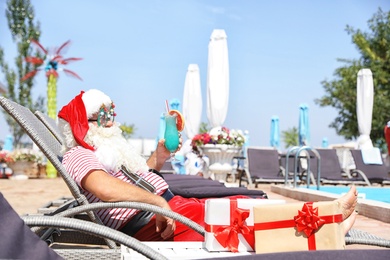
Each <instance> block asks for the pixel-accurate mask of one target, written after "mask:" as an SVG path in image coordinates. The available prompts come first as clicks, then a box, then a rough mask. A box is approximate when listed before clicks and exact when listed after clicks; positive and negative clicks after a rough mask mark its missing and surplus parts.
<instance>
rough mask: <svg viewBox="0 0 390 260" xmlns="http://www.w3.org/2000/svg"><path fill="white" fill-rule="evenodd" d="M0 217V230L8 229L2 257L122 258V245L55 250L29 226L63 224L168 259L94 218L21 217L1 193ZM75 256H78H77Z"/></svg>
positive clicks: (1, 249)
mask: <svg viewBox="0 0 390 260" xmlns="http://www.w3.org/2000/svg"><path fill="white" fill-rule="evenodd" d="M0 219H1V221H0V232H1V233H2V234H3V235H4V234H6V233H7V235H6V236H5V237H6V239H2V243H0V258H1V259H61V257H63V258H65V259H120V256H121V252H120V249H101V250H99V249H93V250H84V249H78V250H75V249H72V250H69V249H54V250H53V249H52V248H50V247H48V245H47V244H46V243H45V242H44V241H43V240H41V239H39V237H38V236H36V235H35V234H34V233H33V232H32V231H31V230H30V228H29V227H28V226H44V227H55V228H59V227H60V228H66V229H72V230H77V231H82V232H85V233H88V234H91V235H93V236H97V237H101V238H106V239H110V240H111V241H114V242H115V243H118V244H122V245H126V246H127V247H129V248H132V249H133V250H136V251H137V252H139V253H140V254H142V255H144V256H146V257H148V258H151V259H166V258H165V257H164V256H163V255H161V254H160V253H158V252H156V251H155V250H153V249H152V248H150V247H149V246H147V245H145V244H144V243H141V242H139V241H138V240H136V239H134V238H132V237H130V236H127V235H126V234H123V233H121V232H119V231H116V230H112V229H111V228H108V227H106V226H103V225H98V224H96V223H93V222H86V221H83V220H78V219H73V218H65V217H61V216H54V217H53V216H22V219H20V217H19V215H18V214H17V213H16V212H15V211H14V210H13V209H12V207H11V205H9V203H8V202H7V200H6V199H5V198H4V196H3V194H1V193H0ZM23 221H24V222H23ZM5 237H4V238H5ZM60 256H61V257H60ZM72 256H75V258H73V257H72Z"/></svg>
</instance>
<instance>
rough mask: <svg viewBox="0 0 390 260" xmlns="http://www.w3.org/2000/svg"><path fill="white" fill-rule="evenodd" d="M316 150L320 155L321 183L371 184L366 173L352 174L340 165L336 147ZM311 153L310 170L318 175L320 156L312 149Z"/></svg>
mask: <svg viewBox="0 0 390 260" xmlns="http://www.w3.org/2000/svg"><path fill="white" fill-rule="evenodd" d="M316 151H317V152H318V154H319V155H320V181H321V184H334V185H336V184H344V185H350V184H354V185H368V186H370V185H371V184H370V181H369V180H368V179H367V177H366V175H365V174H364V173H358V174H356V175H354V176H351V175H350V174H349V173H348V172H345V171H344V170H343V169H342V168H341V166H340V162H339V159H338V156H337V151H336V150H335V149H316ZM309 154H310V155H312V156H311V158H310V172H312V173H313V174H314V176H315V177H317V176H316V174H317V167H318V158H317V157H316V156H315V155H314V153H313V152H312V151H309ZM303 174H306V171H303Z"/></svg>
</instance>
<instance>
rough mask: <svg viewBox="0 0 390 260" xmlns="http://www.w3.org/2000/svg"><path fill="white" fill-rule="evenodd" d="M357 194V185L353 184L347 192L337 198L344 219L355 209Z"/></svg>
mask: <svg viewBox="0 0 390 260" xmlns="http://www.w3.org/2000/svg"><path fill="white" fill-rule="evenodd" d="M357 195H358V191H357V190H356V187H355V186H352V187H351V189H350V190H349V191H348V193H347V194H345V195H344V196H342V197H341V198H339V199H337V200H336V201H337V204H338V205H339V207H340V208H341V210H342V214H343V220H345V219H347V218H348V217H349V216H350V215H351V214H352V213H353V212H354V211H355V207H356V204H357Z"/></svg>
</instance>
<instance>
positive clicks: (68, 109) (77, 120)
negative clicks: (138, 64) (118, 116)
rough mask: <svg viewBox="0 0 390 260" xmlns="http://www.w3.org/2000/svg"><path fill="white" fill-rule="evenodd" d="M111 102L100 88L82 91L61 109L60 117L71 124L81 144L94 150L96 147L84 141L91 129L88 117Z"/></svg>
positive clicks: (77, 140)
mask: <svg viewBox="0 0 390 260" xmlns="http://www.w3.org/2000/svg"><path fill="white" fill-rule="evenodd" d="M111 103H112V101H111V99H110V98H109V97H108V96H107V95H106V94H104V93H103V92H101V91H100V90H97V89H91V90H88V91H86V92H84V91H81V93H80V94H79V95H77V96H76V97H75V98H74V99H72V100H71V101H70V102H69V104H67V105H66V106H64V107H63V108H62V109H61V110H60V112H59V113H58V117H59V118H62V119H64V120H65V121H67V122H68V123H69V124H70V127H71V129H72V133H73V136H74V139H75V140H76V142H77V143H78V144H79V145H81V146H83V147H84V148H86V149H90V150H92V151H93V150H95V149H94V148H93V147H92V146H90V145H89V144H87V143H86V142H85V141H84V138H85V136H86V135H87V132H88V130H89V125H88V119H89V118H91V117H92V115H93V114H96V113H97V112H99V110H100V108H101V107H102V105H103V106H105V107H110V105H111Z"/></svg>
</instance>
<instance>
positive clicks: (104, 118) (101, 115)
mask: <svg viewBox="0 0 390 260" xmlns="http://www.w3.org/2000/svg"><path fill="white" fill-rule="evenodd" d="M114 108H115V105H114V103H111V105H110V108H109V109H108V108H107V107H106V106H105V105H102V106H101V107H100V109H99V112H98V115H97V119H89V120H88V122H97V125H98V126H102V127H106V126H107V123H108V122H109V121H111V122H114V120H115V116H116V113H115V112H114Z"/></svg>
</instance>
